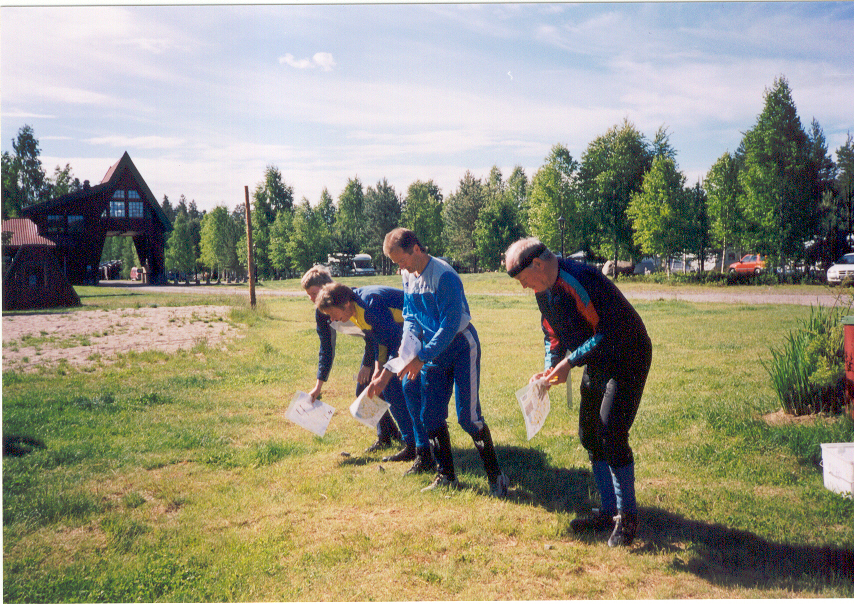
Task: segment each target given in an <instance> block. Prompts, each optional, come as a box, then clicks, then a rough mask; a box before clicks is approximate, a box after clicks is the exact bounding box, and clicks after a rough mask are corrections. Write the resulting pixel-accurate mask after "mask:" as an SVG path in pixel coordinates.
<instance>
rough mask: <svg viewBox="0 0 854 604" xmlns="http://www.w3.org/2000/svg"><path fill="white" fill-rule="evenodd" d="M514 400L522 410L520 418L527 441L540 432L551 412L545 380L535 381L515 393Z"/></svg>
mask: <svg viewBox="0 0 854 604" xmlns="http://www.w3.org/2000/svg"><path fill="white" fill-rule="evenodd" d="M516 399H517V400H518V401H519V406H520V407H521V408H522V416H523V417H524V418H525V428H526V430H527V431H528V440H531V439H532V438H534V435H535V434H536V433H537V432H539V431H540V428H542V427H543V424H545V423H546V418H547V417H548V415H549V411H550V410H551V402H550V401H549V389H548V386H547V384H546V381H545V380H537V381H535V382H531V383H529V384H528V385H526V386H525V387H524V388H520V389H519V390H517V391H516Z"/></svg>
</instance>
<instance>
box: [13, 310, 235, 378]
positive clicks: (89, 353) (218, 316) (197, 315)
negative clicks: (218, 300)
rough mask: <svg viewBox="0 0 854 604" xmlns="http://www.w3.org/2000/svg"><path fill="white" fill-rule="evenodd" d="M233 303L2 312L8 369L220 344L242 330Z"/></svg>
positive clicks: (79, 363)
mask: <svg viewBox="0 0 854 604" xmlns="http://www.w3.org/2000/svg"><path fill="white" fill-rule="evenodd" d="M230 310H231V309H230V307H228V306H181V307H157V308H125V309H120V310H111V311H105V310H84V311H73V312H57V313H34V314H20V315H3V370H4V371H6V370H10V369H14V370H18V371H34V370H36V369H38V368H39V367H44V366H55V365H57V364H59V363H60V362H61V361H63V360H64V361H66V362H67V363H69V364H70V365H73V366H75V367H83V366H87V365H94V364H97V363H99V362H102V363H109V362H111V361H114V360H115V359H116V356H117V355H120V354H126V353H128V352H130V351H137V352H141V351H144V350H159V351H163V352H175V351H176V350H179V349H187V350H189V349H192V348H193V347H194V346H196V345H198V344H202V343H205V344H207V345H208V346H215V345H216V344H217V343H220V342H221V341H222V340H223V339H225V338H227V337H233V336H235V335H238V333H239V332H238V329H237V328H236V327H235V326H234V325H232V324H230V323H229V322H228V321H227V318H228V313H229V311H230Z"/></svg>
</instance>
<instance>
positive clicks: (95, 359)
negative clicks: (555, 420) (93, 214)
mask: <svg viewBox="0 0 854 604" xmlns="http://www.w3.org/2000/svg"><path fill="white" fill-rule="evenodd" d="M124 285H125V286H127V287H129V288H132V289H134V290H135V291H139V292H148V293H157V292H162V291H164V288H162V287H156V286H146V285H141V284H136V283H132V282H127V283H126V284H124ZM168 291H169V292H170V293H192V294H200V293H211V294H237V295H246V296H248V290H247V289H246V288H245V287H244V288H241V287H230V288H223V287H221V286H217V287H216V288H208V287H204V286H198V285H195V286H194V285H187V286H174V285H170V286H168ZM256 291H257V293H259V294H261V295H268V296H301V295H304V294H303V293H302V292H299V291H282V290H274V289H273V290H271V289H267V290H265V289H263V288H259V289H258V290H256ZM501 295H520V296H521V295H524V294H522V293H521V292H520V293H519V294H501ZM840 295H844V296H848V297H850V292H849V291H848V290H845V292H842V291H841V290H840V293H836V294H832V293H828V294H818V295H816V294H775V293H770V292H762V291H758V292H755V293H754V292H743V291H742V292H737V293H731V292H726V291H720V292H718V291H704V292H693V293H692V292H690V291H680V290H678V289H666V290H665V289H663V290H653V291H650V290H646V291H627V292H626V296H627V297H628V298H629V299H631V300H680V301H685V302H719V303H731V304H797V305H806V306H809V305H821V306H832V305H834V304H836V303H837V301H838V296H840ZM228 312H229V307H228V306H186V307H157V308H138V309H132V308H128V309H122V310H114V311H104V310H93V311H75V312H58V313H35V314H18V315H3V331H2V334H3V357H2V361H3V363H2V364H3V370H4V371H5V370H10V369H14V370H18V371H33V370H35V369H38V368H39V367H43V366H55V365H57V364H59V363H60V362H61V361H63V360H64V361H65V362H67V363H69V364H70V365H73V366H76V367H83V366H87V365H95V364H97V363H99V362H101V363H109V362H111V361H113V360H115V358H116V356H117V355H120V354H126V353H128V352H130V351H137V352H140V351H144V350H160V351H163V352H174V351H176V350H179V349H186V350H189V349H192V348H193V347H194V346H196V345H197V344H200V343H203V342H204V343H206V344H207V345H208V346H213V345H216V344H217V343H219V342H221V341H222V340H223V339H224V338H228V337H235V336H237V335H239V329H238V328H236V327H235V326H233V325H231V324H230V323H229V322H228V321H227V320H226V319H227V317H228Z"/></svg>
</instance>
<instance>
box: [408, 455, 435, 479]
mask: <svg viewBox="0 0 854 604" xmlns="http://www.w3.org/2000/svg"><path fill="white" fill-rule="evenodd" d="M435 471H436V462H435V461H433V456H432V455H430V453H427V454H426V455H425V454H423V453H419V454H418V455H416V456H415V463H414V464H412V467H411V468H409V469H408V470H407V471H406V472H404V473H403V475H404V476H406V475H408V474H421V473H423V472H435Z"/></svg>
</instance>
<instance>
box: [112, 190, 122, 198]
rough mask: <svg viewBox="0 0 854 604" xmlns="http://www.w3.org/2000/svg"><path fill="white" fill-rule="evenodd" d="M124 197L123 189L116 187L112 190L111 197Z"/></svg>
mask: <svg viewBox="0 0 854 604" xmlns="http://www.w3.org/2000/svg"><path fill="white" fill-rule="evenodd" d="M124 198H125V192H124V190H123V189H117V190H116V191H114V192H113V199H124Z"/></svg>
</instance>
